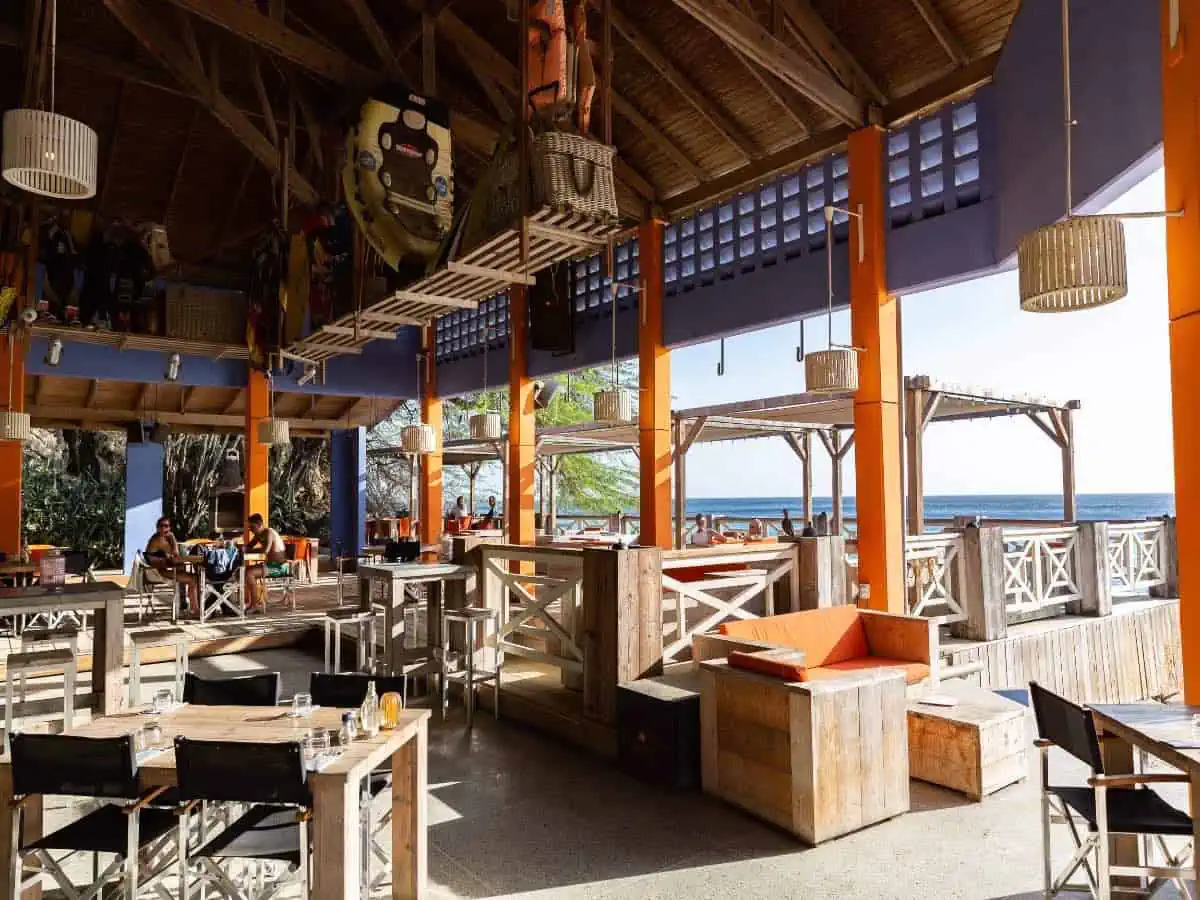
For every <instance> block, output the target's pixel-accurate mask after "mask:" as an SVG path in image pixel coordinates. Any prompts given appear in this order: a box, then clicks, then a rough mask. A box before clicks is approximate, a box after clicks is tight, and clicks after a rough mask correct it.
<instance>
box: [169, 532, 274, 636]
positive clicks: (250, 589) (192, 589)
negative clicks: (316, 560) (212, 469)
mask: <svg viewBox="0 0 1200 900" xmlns="http://www.w3.org/2000/svg"><path fill="white" fill-rule="evenodd" d="M247 521H248V524H249V526H250V531H249V535H248V536H247V538H246V541H245V545H244V547H243V552H244V553H261V554H263V557H264V559H265V561H264V562H262V563H256V564H254V565H251V566H247V567H246V574H245V589H246V596H247V597H248V598H250V599H249V603H248V604H247V606H246V611H247V612H265V611H266V605H267V604H266V590H265V586H266V580H267V579H268V578H279V577H282V576H284V575H287V574H288V571H289V569H288V566H289V565H290V564H289V563H288V558H287V547H286V546H285V545H284V543H283V538H282V537H281V536H280V534H279V532H278V531H276V530H275V529H274V528H271V527H269V526H268V525H267V523H266V521H265V520H264V519H263V517H262V516H261V515H260V514H258V513H254V514H253V515H252V516H250V518H249V519H248V520H247ZM145 556H146V562H148V563H149V564H150V572H149V573H148V575H149V577H150V579H151V580H158V581H159V582H160V583H164V582H168V581H169V582H174V583H175V584H177V585H178V586H179V587H180V589H181V590H182V591H183V598H184V602H185V603H186V604H187V606H188V609H189V610H191V613H192V615H199V614H200V602H201V598H200V596H199V582H198V579H197V578H196V576H195V575H192V574H191V573H189V572H184V571H180V569H179V567H178V563H179V561H180V559H182V554H181V553H180V550H179V541H178V540H176V538H175V533H174V532H173V531H172V530H171V520H170V518H169V517H167V516H163V517H162V518H160V519H159V520H158V522H156V523H155V527H154V534H153V535H151V536H150V540H148V541H147V542H146V552H145Z"/></svg>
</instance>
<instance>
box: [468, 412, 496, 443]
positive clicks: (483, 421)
mask: <svg viewBox="0 0 1200 900" xmlns="http://www.w3.org/2000/svg"><path fill="white" fill-rule="evenodd" d="M470 425H471V439H472V440H475V441H497V440H499V439H500V435H501V433H502V430H503V428H502V423H501V421H500V413H498V412H481V413H475V415H473V416H471V420H470Z"/></svg>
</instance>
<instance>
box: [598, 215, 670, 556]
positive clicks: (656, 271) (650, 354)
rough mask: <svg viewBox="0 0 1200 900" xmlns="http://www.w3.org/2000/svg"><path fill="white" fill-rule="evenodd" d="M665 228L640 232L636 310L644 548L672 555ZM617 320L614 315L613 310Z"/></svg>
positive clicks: (648, 226) (649, 224)
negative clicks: (665, 331)
mask: <svg viewBox="0 0 1200 900" xmlns="http://www.w3.org/2000/svg"><path fill="white" fill-rule="evenodd" d="M662 241H663V223H662V222H661V221H660V220H658V219H650V220H648V221H645V222H643V223H642V224H641V227H640V228H639V229H638V247H639V250H638V258H639V259H640V260H641V283H642V292H641V302H640V304H639V306H638V316H639V317H638V380H639V382H640V387H641V399H640V400H639V402H638V446H639V453H638V465H639V467H640V478H639V481H640V484H641V514H642V523H641V524H642V537H641V541H640V543H641V545H642V546H643V547H658V548H660V549H663V550H670V549H671V547H672V546H673V540H672V536H671V351H670V350H669V349H667V346H666V343H665V341H664V338H663V272H662V259H663V249H662V247H663V244H662ZM613 315H616V310H615V309H614V311H613Z"/></svg>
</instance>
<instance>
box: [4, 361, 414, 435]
mask: <svg viewBox="0 0 1200 900" xmlns="http://www.w3.org/2000/svg"><path fill="white" fill-rule="evenodd" d="M401 403H403V401H401V400H384V399H379V400H372V399H371V398H369V397H341V396H335V395H331V394H301V393H283V392H280V393H277V394H276V395H275V415H276V417H277V418H280V419H287V420H288V422H289V423H290V424H291V431H292V434H293V435H296V436H304V435H322V434H326V433H328V432H329V431H332V430H334V429H338V428H350V427H354V426H358V425H365V426H367V427H372V426H374V425H375V424H376V423H378V422H379V421H381V420H383V419H385V418H387V417H388V416H389V415H390V414H391V413H392V411H393V410H394V409H395V408H396V407H397V406H399V405H400V404H401ZM25 409H26V411H27V412H28V413H29V414H30V416H31V417H32V418H33V425H34V427H36V428H87V429H91V430H98V431H99V430H115V429H123V428H124V427H125V426H126V425H128V424H130V423H133V422H140V421H155V422H159V423H160V424H163V425H168V426H170V427H171V428H172V429H173V430H179V431H201V432H214V431H215V432H222V431H229V432H239V431H243V430H244V429H245V427H246V419H245V415H246V390H245V388H237V387H190V386H185V385H179V384H171V383H166V382H164V383H162V384H144V383H138V382H132V381H108V380H103V379H89V378H71V377H65V376H58V375H36V376H30V377H29V378H27V379H26V382H25Z"/></svg>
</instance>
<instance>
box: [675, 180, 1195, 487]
mask: <svg viewBox="0 0 1200 900" xmlns="http://www.w3.org/2000/svg"><path fill="white" fill-rule="evenodd" d="M1162 205H1163V176H1162V172H1161V171H1159V172H1157V173H1156V174H1154V175H1152V176H1151V177H1149V178H1148V179H1146V181H1144V182H1142V183H1141V184H1140V185H1138V186H1137V187H1135V188H1133V189H1132V190H1131V191H1129V192H1128V193H1127V194H1126V195H1125V196H1124V197H1122V198H1120V199H1119V200H1118V201H1117V202H1116V203H1114V204H1113V205H1112V206H1111V207H1110V208H1109V211H1133V210H1151V209H1153V210H1157V209H1162ZM1125 230H1126V242H1127V247H1128V262H1129V296H1127V297H1126V298H1125V299H1124V300H1121V301H1119V302H1118V303H1115V304H1110V305H1109V306H1106V307H1103V308H1101V309H1097V310H1090V311H1087V312H1078V313H1072V314H1069V315H1051V316H1044V315H1034V314H1032V313H1025V312H1022V311H1021V309H1020V306H1019V304H1018V301H1017V275H1016V270H1015V269H1014V270H1012V271H1009V272H1005V273H1002V274H999V275H993V276H990V277H987V278H980V279H976V280H974V281H970V282H967V283H964V284H959V285H955V286H953V287H947V288H939V289H937V290H933V291H927V292H925V293H921V294H910V295H908V296H905V297H904V298H903V300H902V303H903V325H904V351H903V352H904V371H905V373H906V374H909V375H915V374H921V375H929V376H932V377H934V378H937V379H941V380H945V381H955V382H965V383H968V384H972V385H979V386H981V387H989V388H993V389H1000V390H1011V391H1021V392H1026V393H1033V394H1039V395H1042V396H1046V397H1051V398H1054V399H1057V400H1068V399H1077V400H1079V401H1080V402H1081V403H1082V408H1081V409H1080V411H1079V412H1078V413H1077V414H1076V422H1075V433H1076V445H1077V449H1076V463H1077V473H1078V474H1077V477H1078V489H1079V492H1080V493H1109V492H1112V493H1117V492H1131V493H1135V492H1171V491H1173V490H1174V485H1173V481H1174V475H1173V470H1172V456H1171V400H1170V366H1169V359H1168V344H1167V298H1166V286H1167V285H1166V281H1167V276H1166V242H1165V226H1164V223H1163V221H1162V220H1161V219H1146V220H1134V221H1128V222H1126V229H1125ZM848 318H849V317H848V314H847V313H845V312H842V313H838V314H836V315H835V317H834V335H835V339H837V340H846V339H847V337H848V334H849V321H848ZM797 331H798V326H797V325H795V324H791V325H786V326H780V327H777V328H770V329H765V330H763V331H758V332H753V333H750V334H744V335H739V336H737V337H734V338H731V339H728V340H726V342H725V366H726V372H725V375H724V377H718V376H717V374H716V366H717V358H718V347H717V344H716V342H711V343H708V344H700V345H696V346H693V347H687V348H684V349H680V350H675V351H673V352H672V354H671V393H672V395H673V398H674V399H673V404H672V405H673V406H674V408H676V409H685V408H688V407H693V406H703V405H707V404H711V403H722V402H727V401H734V400H749V399H753V398H758V397H771V396H776V395H779V394H788V393H793V392H796V391H799V390H802V389H803V384H804V374H803V367H802V366H801V365H800V364H798V363H797V362H796V359H795V346H796V342H797ZM806 333H807V335H808V341H807V344H808V348H809V349H819V347H820V346H823V342H824V339H825V338H824V335H825V322H824V319H821V318H816V319H810V320H809V322H808V325H807V332H806ZM816 459H817V462H816V466H815V470H814V476H813V478H814V485H813V488H814V493H815V494H816V495H817V496H827V495H828V494H829V492H830V490H829V479H830V470H829V462H828V458H827V457H825V454H824V453H823V452H820V451H819V452H818V453H817V454H816ZM1059 459H1060V456H1059V451H1058V448H1057V447H1056V446H1055V445H1053V444H1052V443H1051V442H1050V441H1049V440H1048V439H1047V438H1046V437H1045V436H1044V435H1043V434H1042V433H1041V432H1040V431H1038V429H1037V428H1036V426H1034V424H1033V423H1032V422H1030V421H1029V420H1028V419H1024V418H1020V419H995V420H990V421H979V422H955V423H942V424H935V425H932V426H931V427H930V429H929V431H928V432H927V434H926V440H925V492H926V493H927V494H1003V493H1013V494H1020V493H1047V494H1048V493H1057V492H1059V491H1060V490H1061V475H1060V468H1059ZM849 462H850V467H849V468H848V469H847V472H846V475H847V493H848V494H852V493H853V492H854V488H853V484H854V481H853V454H851V456H850V458H849ZM688 493H689V495H691V496H694V497H740V496H748V497H754V496H774V495H799V494H801V493H802V490H801V487H800V464H799V462H798V461H797V460H796V458H795V456H793V454H792V451H791V450H790V449H788V447H787V446H786V445H785V444H784V443H783V441H782V440H781V439H779V438H773V439H765V440H755V441H741V442H736V443H726V444H713V445H696V446H694V447H693V448H692V450H691V451H690V452H689V454H688Z"/></svg>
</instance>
